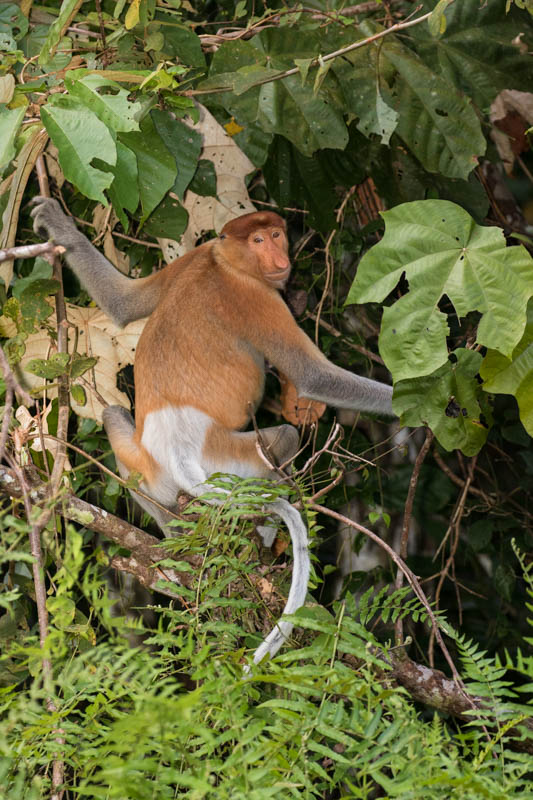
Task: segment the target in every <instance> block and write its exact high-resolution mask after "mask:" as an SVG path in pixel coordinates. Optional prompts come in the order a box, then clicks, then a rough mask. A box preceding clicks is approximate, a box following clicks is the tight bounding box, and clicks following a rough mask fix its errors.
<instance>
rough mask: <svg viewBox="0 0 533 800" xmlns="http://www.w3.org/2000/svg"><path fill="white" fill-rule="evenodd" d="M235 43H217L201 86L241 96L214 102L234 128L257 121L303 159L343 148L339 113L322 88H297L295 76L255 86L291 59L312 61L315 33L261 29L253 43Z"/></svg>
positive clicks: (345, 134)
mask: <svg viewBox="0 0 533 800" xmlns="http://www.w3.org/2000/svg"><path fill="white" fill-rule="evenodd" d="M235 45H237V42H231V43H228V44H227V45H222V47H220V48H219V50H218V51H217V52H216V53H215V56H214V57H213V62H212V66H211V70H210V73H209V75H210V78H209V82H208V83H206V86H208V87H212V86H213V84H215V83H216V82H217V81H219V82H220V81H221V82H222V83H223V85H224V86H229V87H231V88H232V89H234V90H235V91H236V92H244V93H243V94H240V95H237V94H231V93H229V92H228V93H225V94H223V95H220V98H219V99H217V102H219V103H221V104H222V105H223V106H224V108H226V109H227V111H228V112H229V113H230V114H232V115H233V116H235V118H236V120H237V121H238V122H239V124H241V125H242V124H243V123H246V122H257V123H259V125H260V126H261V128H262V129H263V130H264V131H266V132H268V133H279V134H281V135H282V136H285V138H287V139H289V141H291V142H293V143H294V145H295V146H296V147H297V148H298V149H299V150H300V152H301V153H303V154H304V155H306V156H311V155H312V154H313V153H314V152H315V150H318V149H320V148H324V147H330V148H341V149H342V148H343V147H345V145H346V143H347V141H348V132H347V130H346V125H345V123H344V119H343V115H342V113H341V111H340V110H339V109H338V107H337V106H336V104H335V103H333V102H331V103H330V102H329V96H328V94H327V93H326V92H325V90H324V89H320V90H319V91H318V93H317V94H315V93H314V91H313V86H312V84H311V83H309V85H307V84H306V85H303V86H302V80H301V77H300V76H299V75H292V76H290V77H287V78H284V79H283V80H275V81H273V82H271V83H265V84H263V85H261V86H255V84H256V83H258V82H259V81H261V80H264V79H265V78H266V77H267V76H268V75H269V76H270V77H274V73H276V72H278V73H279V72H281V71H283V70H285V69H286V68H288V67H294V59H295V57H300V56H301V57H306V56H308V57H316V55H317V52H318V50H317V48H318V39H317V37H316V36H315V35H314V34H304V35H302V34H298V33H297V32H296V31H292V30H288V29H283V30H279V31H276V34H275V35H272V34H268V31H264V32H263V33H261V34H260V35H259V36H257V37H256V39H255V40H254V42H253V44H252V43H248V42H239V43H238V46H237V47H236V46H235ZM313 48H314V49H313ZM261 51H263V52H261ZM267 65H268V66H267ZM250 86H254V88H248V87H250Z"/></svg>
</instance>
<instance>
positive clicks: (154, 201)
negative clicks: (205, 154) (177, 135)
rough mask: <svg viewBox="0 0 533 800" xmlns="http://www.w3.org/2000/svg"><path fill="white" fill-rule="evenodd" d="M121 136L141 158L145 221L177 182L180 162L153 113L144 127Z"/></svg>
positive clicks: (140, 183)
mask: <svg viewBox="0 0 533 800" xmlns="http://www.w3.org/2000/svg"><path fill="white" fill-rule="evenodd" d="M120 139H121V141H123V142H124V143H125V144H126V145H127V146H128V147H129V148H130V150H133V152H134V153H135V156H136V158H137V169H138V171H139V194H140V197H141V206H142V212H143V213H142V217H141V223H143V222H145V221H146V219H147V218H148V217H149V216H150V214H151V213H152V211H153V210H154V208H155V207H156V206H158V205H159V203H160V202H161V200H162V199H163V197H164V196H165V194H166V193H167V192H168V190H169V189H171V188H172V186H173V185H174V181H175V180H176V173H177V169H176V162H175V160H174V157H173V156H172V155H171V154H170V153H169V151H168V150H167V148H166V147H165V145H164V143H163V140H162V139H161V137H160V136H159V134H158V132H157V130H156V127H155V125H154V123H153V120H152V118H151V117H150V116H148V117H145V118H144V119H143V121H142V122H141V130H140V131H135V132H133V133H121V134H120Z"/></svg>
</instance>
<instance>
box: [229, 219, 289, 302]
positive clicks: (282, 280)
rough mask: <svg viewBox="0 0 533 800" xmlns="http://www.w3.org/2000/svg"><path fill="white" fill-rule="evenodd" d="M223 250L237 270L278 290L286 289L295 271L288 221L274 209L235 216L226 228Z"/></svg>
mask: <svg viewBox="0 0 533 800" xmlns="http://www.w3.org/2000/svg"><path fill="white" fill-rule="evenodd" d="M219 239H220V243H219V247H220V251H221V252H222V253H223V255H224V257H225V259H226V260H227V261H228V262H229V263H230V264H231V266H232V267H234V268H235V269H239V270H243V271H244V272H247V273H248V274H249V275H252V276H253V277H255V278H259V280H261V281H263V282H264V283H266V284H268V285H269V286H272V287H273V288H274V289H283V287H284V286H285V284H286V283H287V280H288V278H289V275H290V272H291V262H290V260H289V255H288V250H289V243H288V240H287V229H286V225H285V220H283V219H282V218H281V217H280V216H279V215H278V214H274V212H272V211H257V212H254V213H253V214H244V216H242V217H238V218H237V219H232V220H231V221H230V222H227V223H226V224H225V225H224V227H223V228H222V231H221V234H220V237H219Z"/></svg>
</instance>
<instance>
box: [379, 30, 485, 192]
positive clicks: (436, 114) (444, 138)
mask: <svg viewBox="0 0 533 800" xmlns="http://www.w3.org/2000/svg"><path fill="white" fill-rule="evenodd" d="M383 52H384V57H385V58H386V59H387V60H388V61H390V62H391V63H392V64H393V65H394V67H395V68H396V69H397V71H398V73H399V77H397V79H396V80H395V82H394V87H393V91H394V94H395V95H396V108H397V109H398V111H399V112H400V119H399V121H398V127H397V131H398V134H399V136H401V138H402V139H403V140H404V142H405V143H406V144H407V145H408V147H409V148H410V149H411V150H412V152H413V153H414V154H415V155H416V156H417V158H418V159H419V160H420V162H421V163H422V165H423V166H424V167H425V168H426V169H427V170H428V171H429V172H440V173H441V174H442V175H445V176H446V177H448V178H463V179H466V178H467V177H468V174H469V173H470V172H471V171H472V170H473V169H474V167H475V166H476V165H477V163H478V156H481V155H483V154H484V152H485V148H486V142H485V137H484V136H483V132H482V130H481V123H480V121H479V119H478V116H477V114H476V112H475V111H474V109H473V107H472V104H471V102H470V100H469V99H468V98H467V97H465V96H464V95H462V94H460V93H459V92H458V91H457V89H456V88H455V87H454V86H453V85H452V84H450V83H448V82H447V81H445V80H444V79H443V78H441V77H440V76H439V75H437V74H436V73H435V72H433V71H432V70H430V69H429V68H428V67H426V66H425V64H423V63H422V62H421V61H420V59H419V58H418V57H417V56H416V55H414V53H412V52H410V51H409V50H407V49H406V48H404V47H402V46H400V45H396V44H391V43H389V44H388V45H387V46H385V47H384V48H383Z"/></svg>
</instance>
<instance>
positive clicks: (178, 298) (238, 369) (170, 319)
mask: <svg viewBox="0 0 533 800" xmlns="http://www.w3.org/2000/svg"><path fill="white" fill-rule="evenodd" d="M167 270H168V272H167ZM165 272H167V275H166V279H165V290H164V291H163V293H162V298H161V300H160V302H159V304H158V306H157V308H156V309H155V311H154V312H153V314H152V315H151V317H150V318H149V320H148V322H147V324H146V326H145V328H144V331H143V333H142V335H141V337H140V339H139V343H138V345H137V352H136V356H135V405H136V422H137V429H138V431H139V435H142V427H143V424H144V419H145V417H146V414H148V413H150V412H151V411H157V410H159V409H161V408H165V407H168V406H170V407H174V408H180V407H183V406H188V407H192V408H195V409H198V410H200V411H203V412H204V413H206V414H208V415H209V416H210V417H211V418H213V419H214V420H215V421H216V422H218V423H219V424H221V425H223V426H224V427H226V428H229V429H232V430H238V429H240V428H242V427H244V426H245V425H246V424H247V422H248V420H249V418H250V413H251V411H252V410H255V408H256V407H257V405H258V404H259V402H260V400H261V397H262V395H263V388H264V361H263V357H262V356H261V355H260V354H259V353H258V352H257V351H255V350H254V349H253V348H252V347H251V346H250V345H249V344H248V343H247V342H246V341H245V340H244V339H243V338H242V337H241V336H240V335H239V332H240V331H241V330H242V329H243V327H246V324H247V319H249V317H250V315H253V313H254V306H257V304H260V296H259V297H257V294H259V295H261V291H260V290H261V284H259V283H258V281H253V284H254V285H250V281H251V279H249V278H246V277H244V276H233V275H231V274H228V273H227V271H226V270H224V269H223V268H222V267H221V266H220V265H219V264H218V263H217V261H216V260H215V259H214V257H213V254H212V246H211V244H210V243H208V244H206V245H203V246H202V247H200V248H197V249H196V250H195V251H194V257H192V254H191V257H189V256H185V257H183V258H181V259H179V260H178V261H176V262H174V263H173V264H170V265H169V266H168V267H167V268H166V269H165ZM239 277H242V280H240V279H239ZM254 294H255V299H254Z"/></svg>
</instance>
